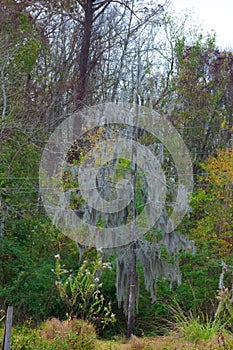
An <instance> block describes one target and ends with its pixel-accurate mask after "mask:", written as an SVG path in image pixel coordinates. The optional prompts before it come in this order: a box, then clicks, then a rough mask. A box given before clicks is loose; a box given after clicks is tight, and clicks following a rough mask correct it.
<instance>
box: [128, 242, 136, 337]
mask: <svg viewBox="0 0 233 350" xmlns="http://www.w3.org/2000/svg"><path fill="white" fill-rule="evenodd" d="M135 249H136V243H133V244H132V246H131V252H130V254H132V259H130V261H132V266H131V274H130V281H129V283H130V285H129V303H128V313H127V334H126V335H127V338H130V337H131V335H132V334H133V332H134V327H135V306H136V283H137V270H136V251H135Z"/></svg>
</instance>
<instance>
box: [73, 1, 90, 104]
mask: <svg viewBox="0 0 233 350" xmlns="http://www.w3.org/2000/svg"><path fill="white" fill-rule="evenodd" d="M83 9H84V12H85V15H84V24H83V36H82V43H81V51H80V55H79V76H78V79H77V81H76V87H75V91H74V104H75V110H78V109H80V108H81V107H82V104H83V101H84V99H85V97H86V95H87V85H88V67H89V61H90V46H91V33H92V23H93V14H94V8H93V2H92V0H87V1H86V3H85V6H84V7H83Z"/></svg>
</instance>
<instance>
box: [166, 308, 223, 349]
mask: <svg viewBox="0 0 233 350" xmlns="http://www.w3.org/2000/svg"><path fill="white" fill-rule="evenodd" d="M169 309H170V311H171V313H172V316H173V321H172V322H171V324H172V325H173V326H174V328H175V329H176V330H177V331H179V332H180V333H181V334H182V336H184V337H185V338H186V339H187V340H190V341H191V342H194V343H197V342H199V341H200V340H204V341H207V340H209V339H212V338H213V337H215V336H217V335H218V334H219V333H221V332H222V331H223V330H224V326H223V325H222V323H221V320H219V319H216V318H215V319H212V320H211V319H209V316H208V315H204V314H203V313H202V312H201V311H199V313H198V315H197V316H196V315H194V314H193V313H192V312H191V311H190V312H189V313H188V314H186V313H184V312H183V310H182V309H181V307H180V306H179V305H178V304H175V305H174V306H169Z"/></svg>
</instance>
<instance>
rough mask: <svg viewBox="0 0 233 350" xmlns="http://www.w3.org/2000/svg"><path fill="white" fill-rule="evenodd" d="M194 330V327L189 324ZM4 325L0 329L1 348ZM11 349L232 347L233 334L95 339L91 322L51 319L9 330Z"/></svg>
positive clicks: (185, 349)
mask: <svg viewBox="0 0 233 350" xmlns="http://www.w3.org/2000/svg"><path fill="white" fill-rule="evenodd" d="M192 329H193V331H194V330H195V329H194V327H192ZM2 339H3V328H0V348H1V342H2ZM191 339H192V340H191ZM11 349H12V350H232V349H233V334H232V333H227V332H226V331H225V330H219V331H218V332H216V333H215V334H213V335H211V337H209V338H208V340H207V339H205V340H203V338H202V340H201V339H200V338H198V337H197V336H195V337H193V336H192V337H190V332H189V333H186V334H184V333H180V332H179V331H176V332H173V333H171V334H170V335H166V336H156V337H150V338H148V337H142V338H138V337H135V336H132V337H131V339H130V340H127V339H125V338H124V337H120V336H119V337H114V338H113V339H111V340H100V339H98V338H97V336H96V333H95V330H94V328H93V326H92V325H90V324H88V323H86V322H84V321H75V323H73V324H72V325H71V326H68V324H67V322H60V321H58V320H56V319H52V320H50V321H48V322H46V323H45V324H44V325H43V327H42V328H40V329H30V328H28V327H25V326H23V327H14V328H13V330H12V341H11Z"/></svg>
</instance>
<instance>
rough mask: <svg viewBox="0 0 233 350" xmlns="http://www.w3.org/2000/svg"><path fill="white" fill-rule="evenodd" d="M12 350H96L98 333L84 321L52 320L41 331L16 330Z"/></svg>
mask: <svg viewBox="0 0 233 350" xmlns="http://www.w3.org/2000/svg"><path fill="white" fill-rule="evenodd" d="M11 349H12V350H15V349H17V350H41V349H43V350H55V349H56V350H95V349H97V340H96V332H95V329H94V327H93V326H92V325H90V324H89V323H88V322H85V321H82V320H73V321H72V322H70V323H68V322H60V321H59V320H58V319H54V318H53V319H51V320H49V321H47V322H45V323H44V324H43V325H42V326H41V329H31V328H29V327H28V326H25V327H20V328H14V329H13V337H12V343H11Z"/></svg>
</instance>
